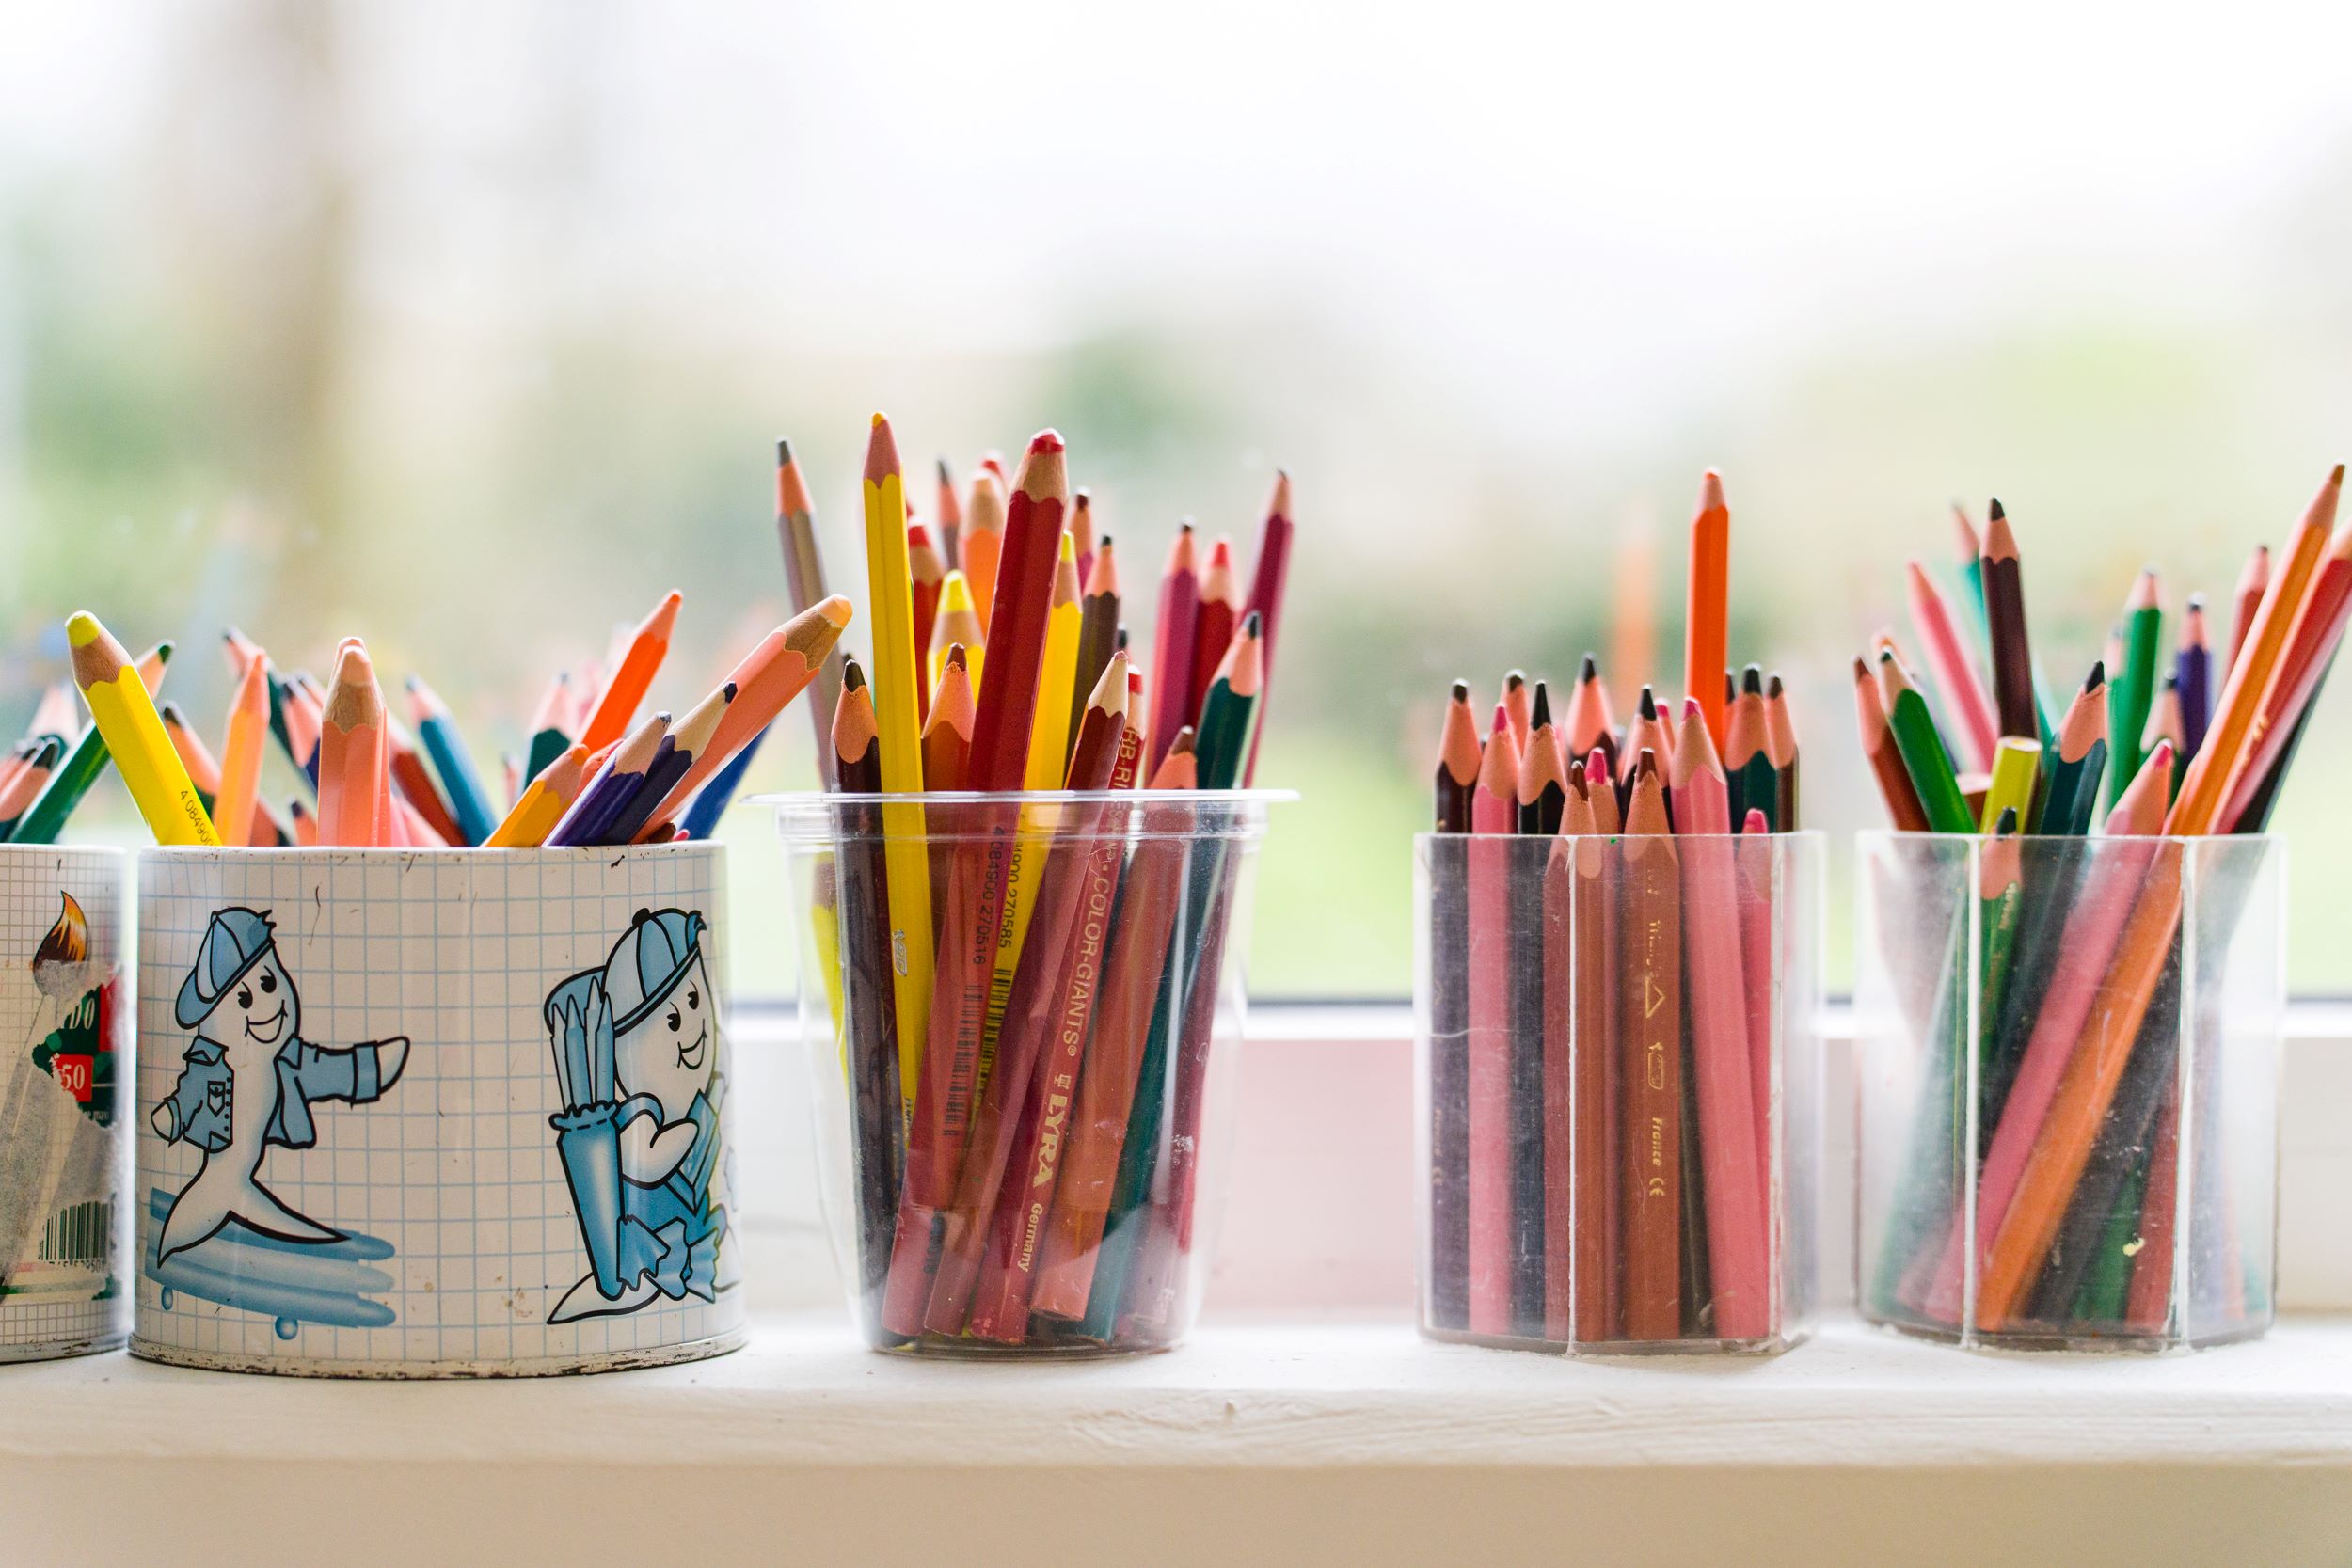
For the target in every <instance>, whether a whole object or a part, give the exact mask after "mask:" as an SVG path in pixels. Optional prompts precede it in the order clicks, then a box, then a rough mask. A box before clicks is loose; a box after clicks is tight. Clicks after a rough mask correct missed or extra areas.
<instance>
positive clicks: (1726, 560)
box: [1682, 468, 1731, 755]
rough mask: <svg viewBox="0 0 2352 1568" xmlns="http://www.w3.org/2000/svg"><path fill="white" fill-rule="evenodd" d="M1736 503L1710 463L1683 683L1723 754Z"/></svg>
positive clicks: (1695, 520) (1697, 521) (1702, 490)
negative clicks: (1731, 503) (1726, 494)
mask: <svg viewBox="0 0 2352 1568" xmlns="http://www.w3.org/2000/svg"><path fill="white" fill-rule="evenodd" d="M1730 594H1731V509H1730V508H1729V507H1728V506H1725V505H1724V481H1723V476H1722V475H1721V474H1718V473H1717V472H1716V471H1715V470H1714V469H1712V468H1709V469H1708V470H1707V472H1706V473H1705V474H1703V475H1701V476H1700V478H1699V506H1698V511H1697V513H1696V514H1694V515H1692V518H1691V583H1690V609H1689V611H1688V613H1687V614H1686V616H1685V617H1684V620H1683V627H1682V689H1683V691H1684V693H1685V694H1686V695H1688V696H1691V697H1695V698H1696V699H1698V705H1699V711H1700V712H1701V713H1703V714H1705V715H1706V717H1707V734H1708V738H1709V739H1711V740H1713V741H1714V743H1715V751H1716V753H1717V754H1718V755H1721V754H1722V752H1723V749H1724V740H1725V739H1726V736H1724V670H1726V669H1727V668H1729V667H1730V654H1729V651H1728V649H1729V643H1730V641H1731V627H1730Z"/></svg>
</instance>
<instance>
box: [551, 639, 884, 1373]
mask: <svg viewBox="0 0 2352 1568" xmlns="http://www.w3.org/2000/svg"><path fill="white" fill-rule="evenodd" d="M827 744H828V746H829V748H830V749H831V750H832V752H833V753H834V773H833V777H834V788H836V789H837V790H839V791H840V792H841V793H843V794H845V795H878V794H880V793H881V792H882V732H881V728H880V726H879V725H878V724H877V722H876V721H875V718H874V700H873V695H872V693H871V692H869V691H868V690H867V689H866V673H865V671H863V670H861V669H860V668H859V667H858V663H857V661H856V660H855V659H845V660H844V661H843V663H842V667H841V700H840V702H839V703H838V704H836V705H835V706H834V718H833V733H832V735H831V736H830V737H829V738H828V742H827ZM574 750H575V751H578V750H580V748H575V749H574ZM842 815H843V818H844V819H843V822H842V829H843V837H842V847H841V852H840V854H839V855H838V856H837V857H836V862H835V863H836V866H837V870H836V871H835V879H836V886H837V887H838V890H839V892H838V899H839V909H840V921H841V941H840V943H839V946H840V951H841V962H842V966H843V970H844V974H843V976H842V980H843V999H842V1016H843V1018H844V1019H846V1020H847V1021H848V1023H849V1029H850V1039H849V1044H848V1050H849V1058H848V1062H849V1070H850V1087H851V1090H852V1093H851V1096H850V1106H851V1114H852V1115H853V1116H854V1117H856V1125H855V1128H854V1130H853V1131H854V1135H855V1149H856V1158H855V1173H856V1175H855V1186H854V1189H853V1196H854V1200H855V1204H856V1210H857V1225H858V1246H857V1259H856V1264H855V1266H856V1269H857V1283H858V1301H859V1304H860V1309H861V1311H862V1312H863V1313H864V1314H865V1317H866V1330H867V1332H868V1333H877V1332H879V1331H880V1330H881V1327H882V1283H883V1279H884V1277H885V1275H887V1273H888V1271H889V1268H890V1237H891V1227H892V1225H893V1222H894V1221H895V1219H896V1217H897V1212H898V1182H899V1177H900V1169H901V1161H902V1158H903V1152H904V1151H903V1149H902V1148H901V1146H900V1141H899V1135H898V1133H899V1122H898V1106H899V1095H898V1000H897V997H896V996H895V994H894V991H893V985H892V977H891V973H890V961H889V954H890V950H891V942H890V930H891V926H890V891H889V885H888V879H887V878H886V876H885V874H884V871H883V866H882V837H881V832H882V811H881V808H880V807H878V806H874V805H868V804H859V805H844V806H843V807H842Z"/></svg>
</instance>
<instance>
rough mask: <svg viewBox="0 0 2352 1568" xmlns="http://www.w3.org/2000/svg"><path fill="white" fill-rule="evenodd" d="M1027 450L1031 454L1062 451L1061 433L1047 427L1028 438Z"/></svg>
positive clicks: (1049, 426)
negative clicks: (1031, 452)
mask: <svg viewBox="0 0 2352 1568" xmlns="http://www.w3.org/2000/svg"><path fill="white" fill-rule="evenodd" d="M1029 450H1030V451H1033V452H1042V451H1062V450H1063V449H1062V441H1061V432H1060V431H1058V430H1056V429H1054V428H1053V427H1052V426H1051V425H1048V426H1047V427H1046V428H1045V429H1043V430H1041V431H1039V432H1038V433H1037V434H1036V435H1034V436H1030V437H1029Z"/></svg>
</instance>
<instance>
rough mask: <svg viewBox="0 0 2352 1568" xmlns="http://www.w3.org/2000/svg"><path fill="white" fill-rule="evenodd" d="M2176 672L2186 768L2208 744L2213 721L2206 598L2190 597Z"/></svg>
mask: <svg viewBox="0 0 2352 1568" xmlns="http://www.w3.org/2000/svg"><path fill="white" fill-rule="evenodd" d="M2172 670H2173V673H2174V674H2175V675H2176V676H2178V677H2179V680H2180V688H2181V737H2182V741H2183V744H2182V747H2181V763H2182V766H2184V767H2185V766H2187V764H2188V763H2189V762H2191V761H2192V760H2194V759H2195V757H2196V755H2197V753H2198V752H2199V750H2201V748H2202V747H2203V746H2204V744H2205V727H2206V726H2207V725H2208V724H2210V723H2212V722H2213V648H2212V646H2211V644H2210V642H2209V641H2208V640H2207V638H2206V635H2205V596H2204V595H2203V594H2190V595H2189V596H2188V616H2187V621H2186V624H2185V625H2184V626H2182V627H2181V648H2180V652H2179V653H2177V654H2176V655H2174V656H2173V659H2172Z"/></svg>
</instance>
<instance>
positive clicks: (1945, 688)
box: [1905, 561, 2032, 772]
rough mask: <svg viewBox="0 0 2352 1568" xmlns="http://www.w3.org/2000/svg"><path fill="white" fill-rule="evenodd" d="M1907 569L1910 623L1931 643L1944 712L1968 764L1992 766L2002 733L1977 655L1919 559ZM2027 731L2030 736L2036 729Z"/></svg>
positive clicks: (1930, 657)
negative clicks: (1956, 732) (1995, 746)
mask: <svg viewBox="0 0 2352 1568" xmlns="http://www.w3.org/2000/svg"><path fill="white" fill-rule="evenodd" d="M1905 570H1906V574H1907V577H1908V580H1909V584H1910V597H1911V624H1912V625H1913V626H1915V627H1917V628H1918V631H1919V641H1920V642H1921V643H1922V644H1923V645H1924V646H1925V647H1926V649H1927V655H1928V669H1929V671H1930V672H1931V673H1932V674H1933V675H1934V677H1935V692H1936V695H1937V696H1938V697H1940V698H1941V699H1943V705H1944V711H1945V714H1946V716H1947V718H1949V719H1950V720H1951V721H1953V724H1954V726H1955V727H1956V729H1957V731H1958V734H1959V737H1960V741H1961V743H1962V745H1961V754H1962V755H1963V757H1965V758H1966V760H1967V765H1968V767H1969V768H1973V769H1976V770H1978V771H1979V772H1989V771H1991V769H1992V767H1993V749H1994V744H1995V743H1996V742H1997V741H1998V740H1999V739H2000V736H2001V735H2002V733H2003V732H2002V731H2001V729H2000V727H1999V724H1998V721H1996V720H1995V719H1994V712H1993V700H1992V699H1991V698H1990V697H1988V696H1986V695H1985V690H1984V683H1983V682H1982V681H1980V680H1979V679H1978V678H1977V667H1976V661H1975V659H1974V658H1973V657H1971V656H1970V653H1969V649H1968V645H1967V643H1966V641H1964V640H1963V637H1962V634H1961V629H1960V625H1959V622H1958V621H1957V619H1956V618H1955V617H1954V616H1953V614H1952V612H1951V607H1950V606H1949V605H1947V604H1946V603H1945V602H1944V595H1943V594H1941V593H1940V592H1938V590H1937V589H1936V586H1935V584H1934V583H1933V582H1932V581H1931V580H1930V579H1929V578H1928V574H1927V572H1926V570H1925V569H1924V568H1922V567H1921V566H1920V564H1919V563H1918V562H1915V561H1914V562H1908V563H1907V565H1906V568H1905ZM2026 734H2027V736H2031V734H2032V732H2031V731H2027V732H2026Z"/></svg>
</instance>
